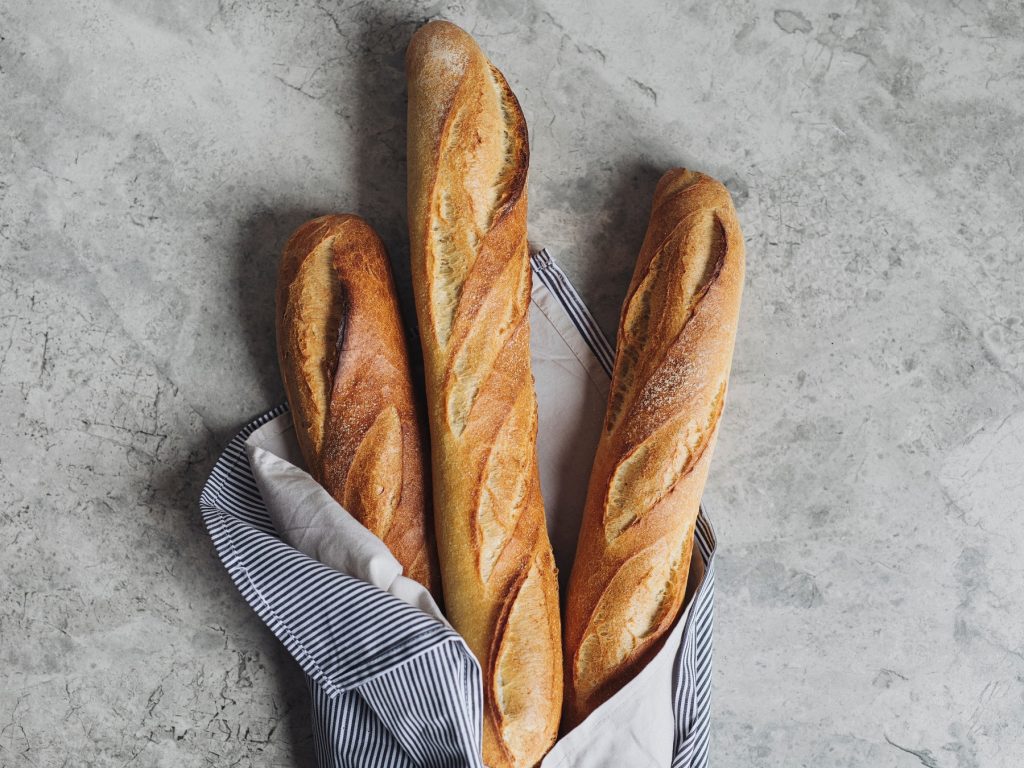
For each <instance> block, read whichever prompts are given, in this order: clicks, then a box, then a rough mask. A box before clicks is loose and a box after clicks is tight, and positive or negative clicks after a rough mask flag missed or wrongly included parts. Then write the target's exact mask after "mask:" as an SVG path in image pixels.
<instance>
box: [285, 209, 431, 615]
mask: <svg viewBox="0 0 1024 768" xmlns="http://www.w3.org/2000/svg"><path fill="white" fill-rule="evenodd" d="M277 337H278V347H277V348H278V355H279V361H280V365H281V372H282V376H283V378H284V384H285V391H286V392H287V395H288V402H289V403H290V405H291V410H292V415H293V421H294V424H295V431H296V435H297V437H298V442H299V447H300V449H301V451H302V455H303V457H304V458H305V460H306V465H307V466H308V468H309V470H310V474H312V475H313V477H314V478H316V479H317V480H318V481H319V482H320V483H321V484H322V485H323V486H324V488H325V489H326V490H327V491H328V493H330V494H331V496H333V497H334V499H336V500H337V501H338V503H339V504H341V506H343V507H344V508H345V509H346V510H348V512H349V513H350V514H351V515H352V516H353V517H355V518H356V520H358V521H359V522H360V523H362V524H363V525H365V526H366V527H367V528H368V529H369V530H370V531H371V532H372V533H373V534H375V535H376V536H377V537H378V538H379V539H381V540H382V541H383V542H384V543H385V544H386V545H387V546H388V548H389V549H390V550H391V553H392V554H393V555H394V556H395V558H396V559H397V560H398V562H399V563H401V564H402V567H403V570H404V572H405V575H406V576H408V577H409V578H412V579H415V580H416V581H418V582H420V583H421V584H422V585H423V586H425V587H426V588H427V589H428V590H430V591H431V592H433V593H434V595H435V597H439V586H440V579H439V576H438V572H437V562H436V555H435V554H434V543H433V530H432V529H433V526H432V522H431V520H430V519H429V510H430V502H429V498H430V493H429V481H428V471H427V458H426V454H425V451H424V434H423V430H422V427H421V420H420V418H419V415H418V414H417V409H416V401H415V396H414V394H413V385H412V376H411V374H410V371H409V359H408V356H407V353H406V347H405V337H404V335H403V332H402V322H401V316H400V314H399V310H398V301H397V298H396V296H395V289H394V284H393V281H392V278H391V268H390V266H389V264H388V257H387V253H386V252H385V250H384V244H383V243H382V242H381V241H380V238H379V237H377V234H376V233H375V232H374V231H373V229H372V228H371V227H370V225H369V224H367V223H366V222H365V221H363V220H362V219H361V218H359V217H358V216H351V215H344V216H323V217H321V218H319V219H314V220H313V221H310V222H307V223H306V224H304V225H302V226H301V227H300V228H299V229H298V230H297V231H296V232H295V234H294V235H292V237H291V239H290V240H289V241H288V244H287V246H286V247H285V251H284V257H283V258H282V260H281V268H280V272H279V275H278V287H277Z"/></svg>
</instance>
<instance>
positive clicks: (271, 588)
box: [200, 251, 715, 768]
mask: <svg viewBox="0 0 1024 768" xmlns="http://www.w3.org/2000/svg"><path fill="white" fill-rule="evenodd" d="M532 263H533V272H534V276H535V278H536V279H535V280H534V289H533V306H532V307H531V351H532V353H533V358H534V360H533V362H534V374H535V378H536V380H537V396H538V411H539V427H538V455H539V461H540V463H541V486H542V489H543V491H544V498H545V504H546V506H547V509H548V514H549V518H548V524H549V531H550V533H551V538H552V544H553V547H554V549H555V555H556V560H558V561H559V567H560V571H561V572H562V573H563V575H565V574H568V572H569V570H570V567H571V563H572V555H573V549H574V546H575V531H576V530H577V529H578V524H579V515H580V513H581V511H582V504H583V500H584V499H585V493H586V477H587V475H588V473H589V461H590V459H591V458H592V457H593V450H589V451H588V450H582V449H581V445H582V446H584V447H592V446H593V445H594V444H596V440H597V434H598V432H599V430H600V421H601V417H602V416H603V411H604V404H605V399H606V397H607V388H608V379H609V377H610V374H611V366H612V361H613V350H612V347H611V346H610V345H609V344H608V341H607V340H606V339H605V338H604V336H603V334H602V333H601V332H600V330H599V328H598V326H597V324H596V322H595V321H594V319H593V316H592V315H591V314H590V312H589V311H588V310H587V308H586V307H585V306H584V304H583V302H582V300H581V299H580V297H579V295H578V294H577V293H576V291H575V289H574V288H573V287H572V285H571V284H570V283H569V281H568V279H567V278H566V276H565V274H564V273H563V272H562V271H561V269H559V268H558V266H557V265H556V264H555V263H554V261H553V260H552V259H551V258H550V256H549V255H548V254H547V252H545V251H541V252H540V253H538V254H536V255H535V256H534V257H533V259H532ZM287 410H288V409H287V406H286V405H281V406H278V407H277V408H274V409H273V410H271V411H269V412H267V413H265V414H264V415H262V416H260V417H259V418H257V419H256V420H254V421H253V422H252V423H250V424H249V425H247V426H246V427H245V428H244V429H243V430H242V431H241V432H240V433H239V434H238V435H237V436H236V437H235V438H234V440H232V441H231V443H230V444H229V445H228V447H227V449H226V450H225V451H224V453H223V455H222V456H221V457H220V459H219V460H218V462H217V463H216V465H215V466H214V469H213V472H212V473H211V475H210V478H209V480H208V481H207V483H206V485H205V487H204V489H203V492H202V495H201V497H200V508H201V510H202V513H203V517H204V519H205V521H206V525H207V528H208V530H209V532H210V535H211V537H212V538H213V542H214V546H215V547H216V550H217V553H218V555H219V556H220V558H221V560H222V561H223V563H224V565H225V567H226V568H227V570H228V572H229V574H230V575H231V578H232V580H233V581H234V583H235V584H236V585H237V586H238V588H239V590H240V591H241V593H242V596H243V597H244V598H245V600H246V601H247V602H248V603H249V605H251V606H252V608H253V609H254V610H255V611H256V613H257V614H258V615H259V616H260V618H261V619H263V621H264V622H265V623H266V625H267V627H268V628H269V629H270V630H271V632H273V633H274V634H275V635H276V636H277V637H278V638H279V639H280V640H281V642H282V643H284V645H285V647H286V648H287V649H288V651H289V653H291V654H292V656H293V657H294V658H295V659H296V661H297V662H298V663H299V665H300V666H301V668H302V670H303V671H304V673H305V674H306V677H307V682H308V685H309V689H310V694H311V696H312V702H313V707H312V711H313V723H312V727H313V734H314V742H315V745H316V752H317V760H318V763H319V766H320V768H342V767H343V766H360V767H364V766H365V767H370V768H376V767H377V766H381V767H383V766H388V767H389V768H390V767H392V766H394V767H395V768H398V767H402V768H404V767H405V766H409V767H412V766H422V767H428V766H429V767H430V768H433V767H435V766H436V767H437V768H441V766H446V767H447V766H451V767H452V768H457V767H460V766H466V767H467V768H482V763H481V760H480V756H479V755H480V739H481V736H480V728H481V717H482V715H481V712H482V693H481V681H480V670H479V667H478V665H477V663H476V660H475V659H474V658H473V656H472V654H471V653H470V652H469V650H468V648H467V647H466V645H465V643H464V642H463V641H462V639H461V637H460V636H459V635H458V634H457V633H456V632H455V631H454V630H452V629H451V627H449V626H448V625H447V624H446V623H443V622H441V621H438V620H437V619H436V618H435V617H433V616H431V615H430V614H429V612H426V611H424V610H421V609H420V608H419V607H416V606H415V605H412V604H410V602H408V601H405V600H403V599H399V597H396V596H395V595H394V594H392V593H390V592H388V591H384V589H382V588H381V587H379V586H374V585H371V584H369V583H367V582H366V581H363V580H361V579H359V578H355V577H354V576H351V575H347V574H346V573H342V572H340V571H338V570H335V569H333V568H330V567H328V566H327V565H324V564H323V563H320V562H318V561H317V560H315V559H313V558H311V557H309V556H307V555H305V554H303V553H302V552H300V551H298V550H297V549H294V548H293V547H291V546H289V545H288V544H287V543H285V541H282V539H281V538H280V537H279V535H278V532H277V531H276V530H275V527H274V524H273V522H272V518H271V515H270V514H269V513H268V510H267V505H266V504H265V502H264V498H263V496H262V495H261V493H260V490H259V487H258V485H257V482H256V479H255V478H254V475H253V466H252V464H251V463H250V458H249V455H250V454H249V453H248V452H247V441H250V439H251V438H255V437H258V436H259V432H258V431H259V430H263V431H266V430H267V429H270V428H273V429H274V430H275V431H278V432H280V431H283V430H285V429H286V428H287V427H288V425H289V424H290V421H288V419H289V418H290V417H289V415H288V413H287ZM249 447H250V449H251V448H252V445H251V444H250V446H249ZM284 458H285V459H289V458H293V457H287V456H286V457H284ZM295 461H296V462H297V461H298V459H295ZM282 463H283V465H284V466H286V467H290V466H291V465H289V464H287V462H286V461H283V462H282ZM293 469H295V468H294V467H293ZM295 471H296V472H298V471H299V470H297V469H296V470H295ZM307 477H308V476H307ZM310 482H312V480H311V479H310ZM338 509H339V510H340V507H339V508H338ZM367 534H368V532H367ZM696 544H697V547H696V549H695V552H697V553H698V555H699V557H697V558H694V574H693V579H692V583H693V584H694V587H693V588H692V596H691V597H690V600H689V603H688V605H687V607H686V609H685V611H684V613H683V615H682V616H681V617H680V619H679V621H678V622H677V624H676V625H675V627H674V628H673V629H672V631H671V632H670V634H669V637H668V639H667V640H666V642H665V645H664V646H663V648H662V649H661V651H659V653H658V654H657V655H656V656H655V657H654V658H653V659H652V660H651V662H650V663H649V664H648V665H647V667H645V668H644V670H642V671H641V672H640V674H639V675H638V676H637V678H635V679H634V680H632V681H630V683H628V684H627V685H626V686H625V687H624V688H623V689H622V690H621V691H619V692H618V693H617V694H616V695H615V696H613V697H612V698H611V699H609V700H608V701H607V702H605V704H603V705H602V706H601V707H599V708H598V709H597V710H596V711H595V712H594V713H592V714H591V716H590V717H589V718H588V719H587V720H586V721H584V722H583V723H582V724H581V725H580V726H578V727H577V728H576V729H574V730H573V731H571V732H570V733H568V734H566V735H565V736H564V737H563V738H562V739H560V740H559V742H558V743H557V744H556V745H555V747H554V749H552V751H551V752H550V753H549V755H548V756H547V757H546V758H545V760H544V763H543V766H545V768H599V767H604V766H608V767H609V768H610V767H611V766H634V765H636V766H640V765H643V766H665V767H666V768H668V767H669V766H671V768H684V767H685V768H691V767H697V766H705V765H707V762H708V756H707V750H708V734H709V714H710V690H711V647H712V623H713V614H714V576H715V561H714V553H715V535H714V532H713V530H712V528H711V525H710V523H709V522H708V519H707V516H706V514H705V512H704V510H703V509H702V510H701V514H700V517H699V519H698V522H697V528H696ZM610 726H611V727H610Z"/></svg>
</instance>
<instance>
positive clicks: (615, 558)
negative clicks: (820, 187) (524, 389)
mask: <svg viewBox="0 0 1024 768" xmlns="http://www.w3.org/2000/svg"><path fill="white" fill-rule="evenodd" d="M743 262H744V247H743V236H742V234H741V233H740V229H739V224H738V222H737V220H736V212H735V210H734V209H733V205H732V200H731V199H730V197H729V193H728V192H727V191H726V189H725V187H723V186H722V185H721V184H720V183H719V182H717V181H715V180H714V179H712V178H710V177H708V176H705V175H703V174H700V173H695V172H693V171H688V170H685V169H675V170H672V171H669V172H668V173H666V174H665V175H664V176H663V177H662V178H661V181H660V182H659V183H658V187H657V189H656V190H655V193H654V205H653V210H652V212H651V219H650V223H649V225H648V229H647V235H646V237H645V239H644V243H643V247H642V248H641V250H640V255H639V257H638V258H637V264H636V269H635V271H634V273H633V279H632V281H631V283H630V287H629V291H628V293H627V295H626V300H625V302H624V304H623V309H622V316H621V319H620V323H619V333H618V341H617V349H616V357H615V370H614V372H613V375H612V384H611V391H610V394H609V398H608V410H607V414H606V417H605V424H604V430H603V431H602V434H601V440H600V442H599V444H598V448H597V456H596V458H595V460H594V466H593V469H592V472H591V476H590V484H589V488H588V494H587V503H586V507H585V509H584V515H583V522H582V525H581V528H580V538H579V544H578V547H577V550H576V561H575V563H574V565H573V572H572V575H571V577H570V580H569V593H568V598H567V603H566V618H565V681H566V701H565V705H566V710H565V725H566V726H567V727H573V726H575V725H577V724H579V723H580V722H581V721H582V720H583V719H584V718H585V717H586V716H587V714H589V713H590V712H592V711H593V710H594V709H595V708H596V707H597V706H598V705H599V704H601V703H602V702H603V701H605V700H606V699H607V698H608V697H609V696H611V695H612V694H613V693H614V692H615V691H617V690H618V689H619V688H621V687H622V685H624V684H625V683H626V682H627V681H628V680H629V679H630V678H632V677H633V676H634V675H635V674H636V673H637V672H638V671H639V670H640V668H642V666H643V665H644V664H645V663H646V662H647V661H648V660H649V659H650V657H651V655H652V654H653V653H654V652H655V651H656V650H657V648H658V647H659V646H660V641H661V639H662V638H663V637H664V635H665V633H666V632H667V631H668V630H669V628H670V627H671V625H672V623H673V622H674V620H675V618H676V616H677V615H678V614H679V611H680V609H681V607H682V601H683V597H684V595H685V593H686V580H687V574H688V572H689V565H690V555H691V551H692V547H693V530H694V525H695V524H696V520H697V513H698V510H699V506H700V497H701V493H702V492H703V489H704V483H705V480H706V478H707V472H708V466H709V464H710V461H711V454H712V451H713V448H714V441H715V436H716V435H717V428H718V421H719V418H720V416H721V412H722V407H723V405H724V401H725V392H726V385H727V382H728V378H729V367H730V364H731V361H732V349H733V343H734V341H735V337H736V323H737V320H738V315H739V306H740V295H741V292H742V287H743Z"/></svg>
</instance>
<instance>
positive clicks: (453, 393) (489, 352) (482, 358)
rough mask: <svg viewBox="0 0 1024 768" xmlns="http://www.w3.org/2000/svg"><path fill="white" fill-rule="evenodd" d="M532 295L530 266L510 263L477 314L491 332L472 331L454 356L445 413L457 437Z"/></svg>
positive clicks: (449, 374) (513, 260)
mask: <svg viewBox="0 0 1024 768" xmlns="http://www.w3.org/2000/svg"><path fill="white" fill-rule="evenodd" d="M510 280H515V281H517V284H516V285H515V287H514V288H513V289H512V290H511V291H510V290H508V289H507V286H508V285H509V282H510ZM529 295H530V271H529V265H528V264H527V263H526V261H517V260H515V259H512V260H510V261H509V262H508V264H507V266H506V267H505V270H504V273H503V274H502V275H501V276H500V277H499V278H498V279H496V280H494V281H493V282H492V284H491V286H490V290H489V291H488V293H487V295H486V296H485V298H484V299H483V302H482V303H481V306H480V307H479V308H478V310H477V311H476V312H475V314H474V318H473V319H474V320H475V318H476V317H482V318H486V322H487V323H488V324H489V325H491V327H492V329H491V330H490V332H488V333H480V332H474V331H473V330H470V332H469V333H467V334H466V335H465V336H464V337H463V338H462V341H461V343H460V345H459V348H458V349H457V350H455V352H454V354H453V355H452V358H451V359H452V363H451V368H450V369H449V370H448V372H447V376H446V379H447V380H446V382H445V387H446V388H447V390H448V398H447V400H446V401H445V413H446V416H447V419H448V426H449V427H450V428H451V430H452V433H453V434H454V435H455V436H456V437H459V436H461V435H462V433H463V432H464V431H465V429H466V425H467V424H468V423H469V418H470V415H471V413H472V410H473V406H474V405H475V404H476V401H477V396H478V395H479V393H480V390H481V389H482V388H483V387H484V386H486V383H487V381H488V379H489V378H490V376H491V373H492V372H493V370H494V368H495V366H496V365H497V363H498V359H499V357H500V356H501V355H502V353H503V352H504V351H505V349H506V347H507V346H508V344H509V340H510V339H511V338H512V335H513V334H514V333H515V332H516V330H517V329H518V328H519V326H520V325H521V324H522V323H523V321H524V318H525V316H526V312H527V309H528V302H529ZM467 309H468V308H467Z"/></svg>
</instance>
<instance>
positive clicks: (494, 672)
mask: <svg viewBox="0 0 1024 768" xmlns="http://www.w3.org/2000/svg"><path fill="white" fill-rule="evenodd" d="M406 74H407V76H408V83H409V136H408V140H409V155H408V160H409V238H410V246H411V252H412V270H413V284H414V294H415V299H416V310H417V314H418V316H419V326H420V341H421V343H422V345H423V357H424V368H425V374H426V387H427V410H428V415H429V423H430V438H431V453H432V459H433V470H434V508H435V511H436V527H437V541H438V554H439V558H440V562H441V577H442V580H443V584H444V591H445V599H446V606H447V611H448V618H449V619H450V620H451V622H452V625H453V626H454V627H455V628H456V629H457V630H458V631H459V632H460V633H461V634H462V636H463V637H464V638H465V640H466V642H467V644H468V645H469V647H470V649H471V650H472V651H473V653H474V654H475V655H476V657H477V659H478V660H479V661H480V666H481V671H482V673H483V687H484V721H483V758H484V762H485V763H486V764H487V765H488V766H490V767H491V768H503V767H504V766H516V767H517V768H518V767H522V766H534V765H536V764H537V763H539V762H540V760H541V758H542V757H543V756H544V754H545V753H546V752H547V751H548V749H550V747H551V745H552V744H553V743H554V740H555V738H556V736H557V731H558V720H559V715H560V710H561V699H562V662H561V638H560V628H559V605H558V583H557V575H556V571H555V564H554V558H553V557H552V553H551V545H550V542H549V541H548V536H547V528H546V523H545V518H544V508H543V501H542V499H541V493H540V483H539V475H538V470H537V451H536V437H537V401H536V396H535V394H534V390H533V376H532V374H531V370H530V345H529V325H528V322H527V311H528V309H529V304H530V280H531V273H530V262H529V252H528V249H527V242H526V175H527V167H528V164H529V147H528V143H527V133H526V123H525V121H524V119H523V114H522V111H521V110H520V107H519V103H518V102H517V101H516V97H515V95H514V94H513V93H512V91H511V89H510V88H509V86H508V83H507V82H506V81H505V78H504V77H503V76H502V74H501V73H500V72H499V71H498V70H497V69H496V68H495V67H494V66H493V65H492V64H491V63H490V62H489V61H488V60H487V58H486V57H485V56H484V54H483V52H482V51H481V50H480V48H479V47H477V45H476V43H475V42H474V41H473V39H472V38H471V37H470V36H469V35H468V34H467V33H466V32H464V31H463V30H461V29H459V28H458V27H456V26H454V25H453V24H448V23H446V22H433V23H430V24H427V25H426V26H424V27H423V28H421V29H420V30H419V31H417V32H416V34H415V35H414V36H413V39H412V41H411V43H410V44H409V49H408V51H407V53H406Z"/></svg>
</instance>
